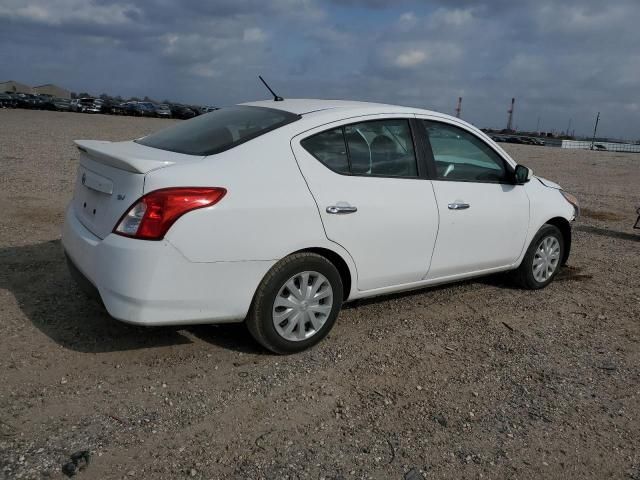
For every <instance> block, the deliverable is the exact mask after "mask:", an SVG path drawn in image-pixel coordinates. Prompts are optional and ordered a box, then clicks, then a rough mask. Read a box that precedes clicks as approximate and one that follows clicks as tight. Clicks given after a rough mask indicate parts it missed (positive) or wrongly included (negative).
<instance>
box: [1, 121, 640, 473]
mask: <svg viewBox="0 0 640 480" xmlns="http://www.w3.org/2000/svg"><path fill="white" fill-rule="evenodd" d="M169 122H170V121H169V120H161V119H140V118H131V117H110V116H102V115H93V116H92V115H84V114H73V113H55V112H40V111H25V110H0V166H1V168H2V169H1V173H0V181H1V183H0V184H1V188H0V205H1V208H0V384H1V387H0V472H1V473H0V477H4V478H11V479H13V478H51V479H60V478H65V477H64V475H63V473H62V472H61V467H62V465H63V464H65V463H66V462H69V456H70V455H71V454H72V453H74V452H77V451H80V450H89V452H90V463H89V465H88V466H87V467H86V468H85V469H84V470H83V471H80V472H79V473H78V474H77V476H76V477H75V478H79V479H83V478H86V479H112V478H116V479H121V478H124V479H128V478H152V479H165V478H166V479H175V478H197V479H218V478H234V479H235V478H239V479H240V478H247V479H257V478H265V479H286V478H289V479H322V478H324V479H327V480H328V479H334V480H335V479H363V478H374V479H407V480H416V479H418V478H422V477H425V478H433V479H441V478H455V479H461V478H468V479H476V478H487V479H494V478H510V479H540V478H563V479H567V478H569V479H577V478H593V479H607V478H612V479H621V478H622V479H624V478H627V479H633V480H640V418H639V413H638V412H640V370H639V366H640V343H639V341H640V232H638V231H636V232H634V230H632V228H631V227H632V225H633V222H634V221H635V215H634V211H635V208H636V207H638V206H640V155H637V154H625V153H609V152H590V151H578V150H576V151H571V150H560V149H555V148H551V147H534V146H524V145H523V146H520V145H507V146H506V149H507V150H508V151H509V152H510V153H511V154H512V155H513V156H514V158H515V159H516V160H517V161H519V162H520V163H523V164H525V165H527V166H530V167H532V168H533V169H534V171H535V172H536V173H537V174H539V175H541V176H543V177H546V178H549V179H551V180H554V181H556V182H558V183H560V184H562V185H563V187H565V189H566V190H568V191H570V192H573V193H574V194H575V195H576V196H577V197H578V198H579V199H580V201H581V202H582V205H583V207H584V212H583V216H582V218H580V220H579V221H578V222H577V223H576V225H575V226H574V246H573V251H572V254H571V258H570V260H569V266H568V267H567V268H565V269H564V271H563V272H562V273H561V275H560V277H559V278H558V279H557V280H556V281H555V282H554V283H552V284H551V285H550V286H549V287H548V288H546V289H545V290H543V291H536V292H531V291H522V290H518V289H515V288H512V287H511V286H510V285H509V283H508V282H507V281H506V280H505V278H504V277H501V276H498V277H490V278H486V279H481V280H477V281H472V282H464V283H459V284H455V285H450V286H446V287H441V288H434V289H428V290H421V291H418V292H412V293H409V294H402V295H396V296H392V297H385V298H381V299H375V300H371V301H365V302H359V303H356V304H353V305H350V306H349V307H348V308H346V309H345V310H344V311H343V312H342V314H341V315H340V317H339V319H338V322H337V324H336V326H335V328H334V329H333V331H332V332H331V333H330V335H329V336H328V337H327V338H326V339H325V340H324V341H323V342H322V343H321V344H320V345H319V346H317V347H316V348H314V349H312V350H310V351H307V352H304V353H301V354H298V355H293V356H288V357H277V356H273V355H269V354H267V353H265V352H264V351H263V350H261V349H260V348H259V347H258V346H257V345H256V344H255V343H254V342H253V341H252V340H251V338H250V337H249V335H248V334H247V333H246V332H245V330H244V327H243V326H242V325H231V326H220V327H213V326H198V327H188V328H180V329H176V328H136V327H131V326H127V325H125V324H122V323H119V322H117V321H115V320H112V319H110V318H109V317H108V316H107V315H106V314H105V312H104V311H103V310H102V308H101V307H100V306H98V305H97V304H95V303H93V302H92V301H91V300H89V299H87V298H85V296H84V295H83V294H82V293H81V292H80V291H79V290H78V289H77V288H76V287H75V285H74V284H73V282H72V280H71V278H70V276H69V274H68V272H67V269H66V265H65V262H64V258H63V254H62V250H61V245H60V230H61V224H62V220H63V209H64V207H65V205H66V203H67V202H68V201H69V199H70V197H71V192H72V180H73V178H74V173H75V169H76V166H77V158H78V155H77V152H76V151H75V148H74V147H73V146H72V144H71V141H72V140H73V139H77V138H96V139H108V140H120V139H130V138H134V137H136V136H141V135H143V134H145V133H148V132H151V131H153V130H156V129H158V128H160V127H162V126H165V125H168V124H169Z"/></svg>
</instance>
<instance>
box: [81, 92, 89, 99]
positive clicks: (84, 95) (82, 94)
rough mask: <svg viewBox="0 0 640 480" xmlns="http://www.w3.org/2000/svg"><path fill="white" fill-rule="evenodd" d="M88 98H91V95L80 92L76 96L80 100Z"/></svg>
mask: <svg viewBox="0 0 640 480" xmlns="http://www.w3.org/2000/svg"><path fill="white" fill-rule="evenodd" d="M90 96H91V95H89V94H88V93H87V92H80V93H79V94H78V97H79V98H82V97H90Z"/></svg>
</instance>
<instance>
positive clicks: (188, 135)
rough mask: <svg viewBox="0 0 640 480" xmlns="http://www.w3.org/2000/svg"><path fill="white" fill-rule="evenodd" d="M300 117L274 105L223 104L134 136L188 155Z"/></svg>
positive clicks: (218, 147)
mask: <svg viewBox="0 0 640 480" xmlns="http://www.w3.org/2000/svg"><path fill="white" fill-rule="evenodd" d="M298 118H300V116H299V115H296V114H293V113H290V112H285V111H283V110H277V109H275V108H265V107H250V106H242V105H238V106H234V107H225V108H221V109H219V110H215V111H213V112H210V113H207V114H205V115H201V116H199V117H196V118H193V119H191V120H186V121H182V122H179V123H176V124H175V125H172V126H171V127H169V128H165V129H164V130H160V131H159V132H156V133H152V134H151V135H148V136H146V137H143V138H140V139H138V140H136V142H137V143H140V144H141V145H146V146H147V147H153V148H159V149H161V150H168V151H170V152H176V153H185V154H187V155H198V156H203V155H213V154H216V153H220V152H223V151H225V150H229V149H230V148H233V147H235V146H236V145H239V144H241V143H244V142H246V141H248V140H251V139H253V138H256V137H258V136H260V135H263V134H265V133H267V132H269V131H271V130H275V129H276V128H279V127H281V126H283V125H286V124H288V123H291V122H293V121H295V120H297V119H298Z"/></svg>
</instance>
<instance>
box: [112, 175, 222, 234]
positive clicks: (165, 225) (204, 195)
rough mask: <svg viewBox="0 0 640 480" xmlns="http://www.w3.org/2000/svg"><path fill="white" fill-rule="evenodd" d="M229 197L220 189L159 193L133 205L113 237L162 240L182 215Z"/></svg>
mask: <svg viewBox="0 0 640 480" xmlns="http://www.w3.org/2000/svg"><path fill="white" fill-rule="evenodd" d="M226 193H227V190H226V189H224V188H219V187H206V188H205V187H181V188H164V189H162V190H156V191H154V192H151V193H148V194H146V195H145V196H144V197H142V198H141V199H140V200H138V201H137V202H136V203H134V204H133V205H132V206H131V208H129V210H128V211H127V213H125V214H124V215H123V216H122V218H121V219H120V221H119V222H118V224H117V225H116V227H115V228H114V229H113V233H117V234H118V235H123V236H125V237H132V238H140V239H144V240H162V238H164V236H165V234H166V233H167V231H168V230H169V228H171V225H173V223H174V222H175V221H176V220H177V219H178V218H180V217H181V216H182V215H184V214H185V213H187V212H190V211H192V210H196V209H198V208H205V207H210V206H212V205H215V204H216V203H218V202H219V201H220V200H221V199H222V197H224V196H225V194H226Z"/></svg>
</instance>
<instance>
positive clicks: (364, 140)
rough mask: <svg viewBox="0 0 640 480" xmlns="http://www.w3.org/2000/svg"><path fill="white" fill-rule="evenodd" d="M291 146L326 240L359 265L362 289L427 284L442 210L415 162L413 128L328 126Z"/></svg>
mask: <svg viewBox="0 0 640 480" xmlns="http://www.w3.org/2000/svg"><path fill="white" fill-rule="evenodd" d="M291 144H292V147H293V151H294V154H295V156H296V160H297V161H298V165H299V166H300V169H301V171H302V174H303V175H304V177H305V180H306V181H307V184H308V185H309V189H310V190H311V193H312V194H313V196H314V198H315V200H316V203H317V205H318V209H319V212H320V217H321V219H322V222H323V225H324V228H325V232H326V234H327V237H328V238H329V239H330V240H332V241H334V242H336V243H338V244H340V245H342V247H344V248H345V249H346V250H347V251H348V252H349V254H350V255H351V256H352V258H353V260H354V262H355V265H356V269H357V271H358V280H357V286H358V289H359V290H371V289H376V288H382V287H388V286H394V285H402V284H407V283H412V282H417V281H419V280H421V279H423V278H424V276H425V275H426V273H427V271H428V269H429V263H430V260H431V255H432V253H433V246H434V243H435V239H436V234H437V231H438V210H437V206H436V201H435V196H434V192H433V187H432V184H431V181H430V180H427V179H426V178H424V173H425V172H422V171H421V168H420V167H419V165H418V162H417V159H416V153H415V148H414V144H413V139H412V132H411V127H410V122H409V120H407V119H399V118H385V119H378V120H373V121H366V122H359V123H352V124H348V125H334V126H332V127H326V126H325V127H323V128H320V129H316V130H315V131H312V132H307V133H305V134H303V135H301V136H298V137H296V138H294V139H293V141H292V143H291Z"/></svg>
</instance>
